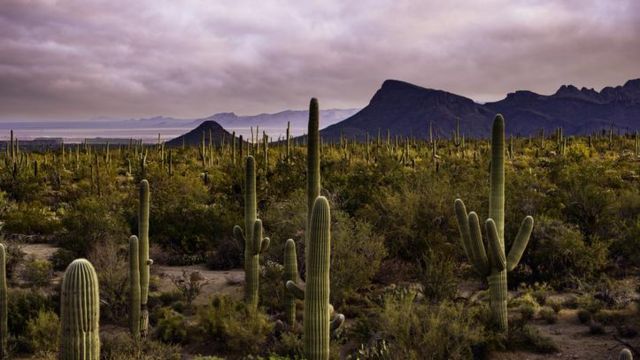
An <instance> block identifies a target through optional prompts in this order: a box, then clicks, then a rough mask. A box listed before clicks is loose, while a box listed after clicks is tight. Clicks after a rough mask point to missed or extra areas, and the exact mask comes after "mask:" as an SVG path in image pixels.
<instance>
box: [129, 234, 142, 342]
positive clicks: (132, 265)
mask: <svg viewBox="0 0 640 360" xmlns="http://www.w3.org/2000/svg"><path fill="white" fill-rule="evenodd" d="M139 256H140V255H139V253H138V237H137V236H135V235H133V236H131V237H130V238H129V330H130V331H131V335H132V336H133V337H134V338H139V337H140V258H139Z"/></svg>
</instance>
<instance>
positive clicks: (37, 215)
mask: <svg viewBox="0 0 640 360" xmlns="http://www.w3.org/2000/svg"><path fill="white" fill-rule="evenodd" d="M4 222H5V224H4V228H5V230H6V231H7V232H10V233H14V234H25V235H52V234H54V233H56V232H57V231H59V230H60V219H59V218H58V216H57V215H56V213H55V212H54V211H51V210H50V209H49V208H48V207H47V206H44V205H42V204H40V203H37V202H31V203H22V202H21V203H17V204H15V205H13V206H11V207H10V208H9V210H8V211H7V213H6V215H5V217H4Z"/></svg>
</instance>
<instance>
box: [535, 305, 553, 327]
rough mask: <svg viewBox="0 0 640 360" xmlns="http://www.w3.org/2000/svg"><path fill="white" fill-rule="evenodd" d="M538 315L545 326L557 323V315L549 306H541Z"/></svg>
mask: <svg viewBox="0 0 640 360" xmlns="http://www.w3.org/2000/svg"><path fill="white" fill-rule="evenodd" d="M538 314H539V315H540V318H541V319H542V320H544V321H545V322H546V323H547V324H555V323H556V322H557V321H558V314H556V312H555V311H554V310H553V309H552V308H551V307H549V306H543V307H542V308H541V309H540V311H539V312H538Z"/></svg>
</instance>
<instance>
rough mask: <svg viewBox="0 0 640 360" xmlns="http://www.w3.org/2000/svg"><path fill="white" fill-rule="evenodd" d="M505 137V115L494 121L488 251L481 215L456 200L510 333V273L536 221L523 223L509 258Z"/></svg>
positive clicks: (494, 309)
mask: <svg viewBox="0 0 640 360" xmlns="http://www.w3.org/2000/svg"><path fill="white" fill-rule="evenodd" d="M504 138H505V136H504V119H503V118H502V115H497V116H496V118H495V120H494V121H493V130H492V138H491V174H490V187H491V190H490V197H489V218H488V219H487V220H486V222H485V228H486V232H487V235H488V249H485V245H484V243H483V241H482V232H481V230H480V222H479V219H478V215H477V214H476V213H475V212H471V213H469V214H467V209H466V207H465V205H464V203H463V202H462V200H460V199H456V201H455V211H456V217H457V220H458V227H459V229H460V236H461V239H462V246H463V248H464V251H465V253H466V254H467V257H468V258H469V260H470V261H471V262H472V264H473V266H474V268H475V269H476V271H477V272H478V273H479V274H481V275H482V276H486V277H487V280H488V283H489V296H490V306H491V313H492V316H493V319H494V321H495V323H496V325H497V326H498V328H499V329H500V330H503V331H506V330H507V328H508V324H507V271H511V270H513V269H514V268H515V267H516V266H517V265H518V262H520V258H521V257H522V253H523V252H524V250H525V248H526V247H527V243H528V242H529V237H530V235H531V230H532V229H533V218H532V217H531V216H527V217H525V219H524V220H523V221H522V224H521V225H520V230H519V231H518V234H517V235H516V238H515V240H514V242H513V245H512V247H511V250H510V251H509V254H508V256H505V241H504V156H505V149H504V143H505V140H504ZM487 253H488V256H487Z"/></svg>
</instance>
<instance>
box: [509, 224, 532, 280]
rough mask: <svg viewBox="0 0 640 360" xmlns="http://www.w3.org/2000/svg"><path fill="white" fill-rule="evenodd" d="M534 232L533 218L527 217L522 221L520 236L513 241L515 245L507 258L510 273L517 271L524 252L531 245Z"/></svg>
mask: <svg viewBox="0 0 640 360" xmlns="http://www.w3.org/2000/svg"><path fill="white" fill-rule="evenodd" d="M532 230H533V217H531V216H527V217H525V218H524V220H522V223H521V224H520V229H519V230H518V234H517V235H516V238H515V240H514V241H513V245H511V250H509V256H507V270H508V271H511V270H513V269H515V268H516V266H518V263H519V262H520V258H522V254H523V253H524V250H525V249H526V248H527V244H528V243H529V238H530V237H531V231H532Z"/></svg>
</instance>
